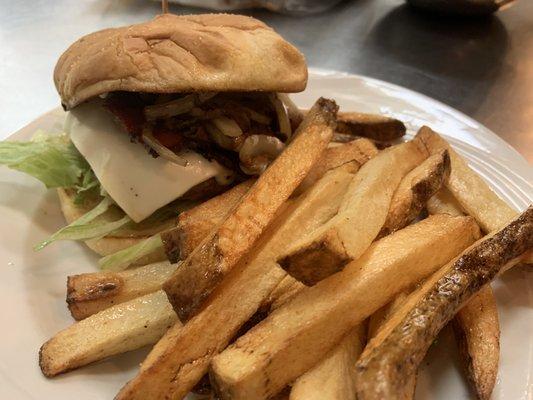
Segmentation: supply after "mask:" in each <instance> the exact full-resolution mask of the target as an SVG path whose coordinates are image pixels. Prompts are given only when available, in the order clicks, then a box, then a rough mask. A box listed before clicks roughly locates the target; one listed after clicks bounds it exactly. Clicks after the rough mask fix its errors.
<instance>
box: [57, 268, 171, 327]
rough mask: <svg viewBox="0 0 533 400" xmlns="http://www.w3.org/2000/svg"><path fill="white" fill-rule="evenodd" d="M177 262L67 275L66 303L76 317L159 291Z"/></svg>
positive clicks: (80, 317) (84, 316)
mask: <svg viewBox="0 0 533 400" xmlns="http://www.w3.org/2000/svg"><path fill="white" fill-rule="evenodd" d="M177 267H178V265H176V264H170V263H169V262H168V261H161V262H158V263H154V264H148V265H146V266H144V267H138V268H134V269H129V270H126V271H120V272H93V273H90V274H81V275H71V276H69V277H68V278H67V304H68V308H69V310H70V313H71V314H72V316H73V317H74V319H76V320H80V319H84V318H87V317H88V316H90V315H93V314H96V313H97V312H100V311H102V310H105V309H106V308H108V307H111V306H113V305H115V304H119V303H124V302H125V301H128V300H131V299H134V298H136V297H140V296H144V295H145V294H149V293H153V292H155V291H157V290H160V289H161V287H162V285H163V283H164V282H165V281H166V280H167V279H168V278H169V276H171V275H172V273H173V272H174V271H175V270H176V268H177Z"/></svg>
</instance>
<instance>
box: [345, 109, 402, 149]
mask: <svg viewBox="0 0 533 400" xmlns="http://www.w3.org/2000/svg"><path fill="white" fill-rule="evenodd" d="M337 131H338V132H340V133H344V134H348V135H352V136H363V137H367V138H370V139H372V140H376V141H378V142H390V141H392V140H396V139H400V138H401V137H402V136H403V135H405V125H404V124H403V122H402V121H400V120H397V119H395V118H390V117H385V116H383V115H377V114H364V113H358V112H342V111H341V112H339V114H338V116H337Z"/></svg>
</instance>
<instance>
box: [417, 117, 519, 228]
mask: <svg viewBox="0 0 533 400" xmlns="http://www.w3.org/2000/svg"><path fill="white" fill-rule="evenodd" d="M416 139H418V140H420V141H421V142H422V143H424V145H425V146H426V147H427V149H428V151H429V152H430V153H432V154H434V153H436V152H438V151H441V150H443V149H447V150H448V151H449V153H450V162H451V173H450V178H449V179H448V181H447V183H446V187H447V188H448V189H449V190H450V192H452V194H453V196H454V197H455V199H457V201H458V202H459V204H460V205H461V207H462V208H463V209H464V210H465V211H466V213H467V214H468V215H471V216H472V217H474V218H475V220H476V221H477V223H478V224H479V226H480V227H481V229H483V231H484V232H485V233H488V232H494V231H496V230H498V229H500V228H501V227H502V226H505V225H507V224H508V223H509V222H510V221H511V220H512V219H513V218H515V217H516V216H517V215H518V212H517V211H515V210H513V209H512V208H511V207H510V206H509V205H508V204H507V203H505V202H504V201H503V200H502V199H500V198H499V197H498V196H497V195H496V193H494V192H493V191H492V190H491V189H490V188H489V186H488V185H487V183H486V182H485V181H484V180H483V179H482V178H481V177H480V176H479V175H478V174H477V173H475V172H474V171H473V170H472V169H470V167H469V166H468V164H467V163H466V161H465V160H463V158H462V157H461V156H460V155H459V154H457V153H456V152H455V150H453V149H452V148H451V146H450V145H449V144H448V142H446V140H444V139H443V138H442V137H440V136H439V134H438V133H436V132H433V131H432V130H431V129H430V128H428V127H427V126H424V127H422V128H421V129H420V130H419V131H418V133H417V135H416ZM416 139H415V140H416Z"/></svg>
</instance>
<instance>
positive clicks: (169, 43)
mask: <svg viewBox="0 0 533 400" xmlns="http://www.w3.org/2000/svg"><path fill="white" fill-rule="evenodd" d="M54 82H55V85H56V88H57V90H58V92H59V95H60V96H61V100H62V103H63V105H64V106H65V107H66V108H72V107H75V106H76V105H77V104H79V103H81V102H83V101H85V100H87V99H89V98H91V97H94V96H98V95H100V94H104V93H107V92H112V91H135V92H152V93H179V92H194V91H200V92H202V91H217V92H220V91H269V92H299V91H302V90H304V89H305V86H306V83H307V66H306V63H305V59H304V56H303V55H302V54H301V53H300V52H299V51H298V50H297V49H296V48H295V47H294V46H292V45H291V44H289V43H288V42H286V41H285V40H284V39H283V38H282V37H281V36H279V35H278V34H277V33H276V32H274V31H273V30H272V29H271V28H269V27H268V26H267V25H265V24H264V23H262V22H261V21H258V20H256V19H254V18H251V17H246V16H241V15H231V14H203V15H186V16H185V15H184V16H177V15H172V14H163V15H160V16H157V17H156V18H154V19H153V20H151V21H149V22H145V23H141V24H137V25H131V26H125V27H120V28H112V29H104V30H102V31H98V32H94V33H91V34H89V35H86V36H84V37H82V38H81V39H79V40H78V41H76V42H75V43H74V44H72V45H71V46H70V47H69V48H68V49H67V51H65V52H64V53H63V55H62V56H61V57H60V58H59V61H58V62H57V65H56V67H55V70H54Z"/></svg>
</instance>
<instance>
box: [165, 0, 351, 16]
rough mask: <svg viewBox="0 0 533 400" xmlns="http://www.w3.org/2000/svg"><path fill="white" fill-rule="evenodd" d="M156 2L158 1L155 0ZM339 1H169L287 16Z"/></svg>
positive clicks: (314, 9)
mask: <svg viewBox="0 0 533 400" xmlns="http://www.w3.org/2000/svg"><path fill="white" fill-rule="evenodd" d="M155 1H158V0H155ZM340 1H341V0H170V2H171V3H177V4H181V5H184V6H193V7H202V8H211V9H214V10H219V11H227V10H239V9H247V8H266V9H267V10H270V11H275V12H282V13H288V14H312V13H317V12H322V11H325V10H327V9H328V8H331V7H333V6H334V5H335V4H337V3H339V2H340Z"/></svg>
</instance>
